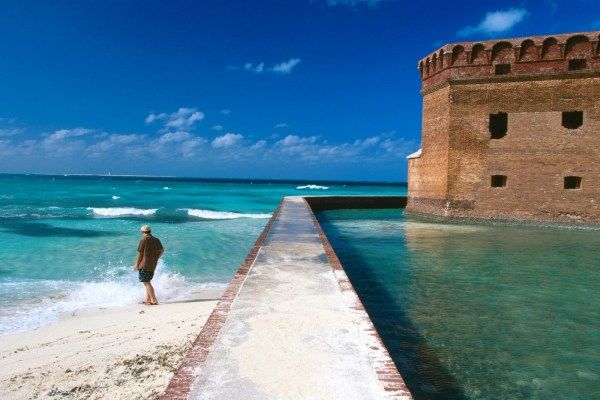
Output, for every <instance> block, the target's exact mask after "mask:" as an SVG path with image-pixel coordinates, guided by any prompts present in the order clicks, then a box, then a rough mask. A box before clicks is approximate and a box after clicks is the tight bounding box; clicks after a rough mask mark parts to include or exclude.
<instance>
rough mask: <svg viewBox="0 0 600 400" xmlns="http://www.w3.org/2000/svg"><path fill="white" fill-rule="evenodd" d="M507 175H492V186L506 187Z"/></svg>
mask: <svg viewBox="0 0 600 400" xmlns="http://www.w3.org/2000/svg"><path fill="white" fill-rule="evenodd" d="M505 186H506V175H492V187H505Z"/></svg>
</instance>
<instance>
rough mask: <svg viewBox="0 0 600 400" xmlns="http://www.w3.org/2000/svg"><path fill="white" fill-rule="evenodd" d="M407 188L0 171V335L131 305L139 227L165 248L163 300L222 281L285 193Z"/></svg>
mask: <svg viewBox="0 0 600 400" xmlns="http://www.w3.org/2000/svg"><path fill="white" fill-rule="evenodd" d="M315 194H327V195H331V194H340V195H345V194H347V195H361V194H362V195H373V194H382V195H385V194H389V195H399V194H406V186H404V185H401V184H397V185H390V184H385V185H383V184H359V183H341V182H318V183H314V182H313V183H311V182H282V181H273V182H265V181H234V180H199V179H176V178H148V177H109V176H85V177H84V176H62V175H60V176H41V175H0V335H6V334H10V333H16V332H23V331H27V330H32V329H36V328H38V327H40V326H43V325H47V324H51V323H52V322H54V321H56V320H57V319H58V318H59V316H60V315H61V314H65V313H72V312H74V311H76V310H79V309H82V308H87V307H98V306H100V307H118V306H127V305H130V304H135V303H136V302H137V301H139V300H140V299H141V298H142V297H143V286H142V285H141V284H140V283H139V282H138V280H137V276H136V274H135V273H134V272H133V271H132V270H131V265H132V264H133V262H134V260H135V255H136V246H137V243H138V240H139V237H140V234H139V228H140V226H141V225H143V224H150V225H151V226H152V229H153V233H154V234H155V236H157V237H159V238H160V239H161V241H162V243H163V245H164V246H165V249H166V252H165V255H164V257H163V258H162V259H161V261H160V262H159V266H158V268H157V273H156V276H155V278H154V280H153V283H154V285H155V287H156V291H157V295H158V297H159V300H161V301H174V300H178V299H184V298H186V297H187V296H189V295H190V294H191V293H192V292H193V291H195V290H198V289H201V288H206V287H225V286H226V285H227V283H228V282H229V280H230V279H231V277H232V276H233V274H234V272H235V271H236V270H237V268H238V267H239V265H240V263H241V262H242V260H243V259H244V257H245V256H246V254H247V252H248V250H249V249H250V247H251V246H252V244H253V243H254V241H255V240H256V239H257V237H258V235H259V234H260V232H261V231H262V229H263V227H264V226H265V224H266V223H267V221H268V218H269V217H270V216H271V213H272V212H273V211H274V210H275V208H276V207H277V205H278V204H279V201H280V199H281V198H282V197H283V196H287V195H315Z"/></svg>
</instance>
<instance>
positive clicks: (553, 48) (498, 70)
mask: <svg viewBox="0 0 600 400" xmlns="http://www.w3.org/2000/svg"><path fill="white" fill-rule="evenodd" d="M418 67H419V72H420V74H421V80H422V89H423V90H424V91H427V90H428V89H432V88H433V87H435V86H437V85H438V84H441V83H443V82H446V81H448V80H459V79H470V78H486V77H496V76H504V77H511V76H512V77H515V76H519V75H534V74H538V75H540V74H543V75H546V74H548V75H551V74H560V73H581V72H582V71H583V72H585V71H588V72H592V71H600V31H594V32H582V33H571V34H561V35H552V36H532V37H526V38H516V39H501V40H488V41H482V42H461V43H452V44H447V45H445V46H443V47H441V48H440V49H438V50H437V51H436V52H434V53H432V54H430V55H429V56H427V57H425V58H424V59H422V60H421V61H420V62H419V64H418Z"/></svg>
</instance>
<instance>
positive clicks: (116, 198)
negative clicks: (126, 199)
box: [112, 195, 121, 200]
mask: <svg viewBox="0 0 600 400" xmlns="http://www.w3.org/2000/svg"><path fill="white" fill-rule="evenodd" d="M120 198H121V196H114V195H113V197H112V199H113V200H119V199H120Z"/></svg>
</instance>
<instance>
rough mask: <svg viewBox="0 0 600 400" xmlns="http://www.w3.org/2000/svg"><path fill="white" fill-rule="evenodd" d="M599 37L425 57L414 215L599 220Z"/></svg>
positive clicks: (412, 182) (470, 46)
mask: <svg viewBox="0 0 600 400" xmlns="http://www.w3.org/2000/svg"><path fill="white" fill-rule="evenodd" d="M599 38H600V35H599V33H598V32H587V33H583V34H572V35H557V36H551V37H535V38H523V39H511V40H502V41H488V42H482V43H460V44H455V45H448V46H444V47H443V48H442V49H440V50H439V51H438V52H436V53H434V54H433V55H431V56H429V57H427V58H426V59H425V60H423V61H421V62H420V63H419V69H420V72H421V77H422V82H423V90H422V93H423V127H422V129H423V131H422V149H421V152H420V154H416V155H414V156H410V158H409V161H408V162H409V178H408V184H409V199H408V205H407V211H408V212H416V213H426V214H435V215H439V216H446V217H476V218H499V219H519V220H540V221H569V222H588V223H589V222H591V223H600V205H599V204H598V203H599V202H600V49H599V47H598V45H599V44H598V42H599ZM498 65H500V67H499V68H497V66H498ZM499 113H503V114H505V115H504V117H503V118H504V119H503V122H501V123H500V128H499V129H500V133H499V134H498V133H497V132H496V130H497V128H498V127H496V129H494V128H491V127H490V120H491V119H494V118H495V117H493V115H496V114H499ZM563 113H567V114H565V115H564V116H563ZM563 118H565V120H563ZM573 118H574V119H573ZM565 125H566V126H565ZM492 131H494V132H496V133H493V132H492ZM493 176H494V178H493ZM568 180H570V181H569V182H567V181H568Z"/></svg>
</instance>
